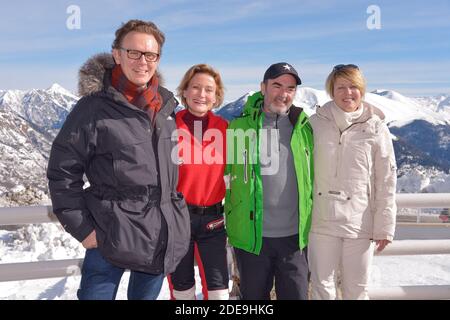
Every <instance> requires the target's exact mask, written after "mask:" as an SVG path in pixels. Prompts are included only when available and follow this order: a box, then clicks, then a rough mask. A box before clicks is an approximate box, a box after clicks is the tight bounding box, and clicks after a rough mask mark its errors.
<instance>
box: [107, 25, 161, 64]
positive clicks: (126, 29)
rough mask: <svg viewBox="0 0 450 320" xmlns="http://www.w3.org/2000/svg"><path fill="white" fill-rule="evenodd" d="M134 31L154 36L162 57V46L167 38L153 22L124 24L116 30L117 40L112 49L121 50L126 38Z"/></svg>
mask: <svg viewBox="0 0 450 320" xmlns="http://www.w3.org/2000/svg"><path fill="white" fill-rule="evenodd" d="M133 31H135V32H141V33H146V34H150V35H152V36H154V37H155V40H156V42H157V43H158V45H159V52H158V53H159V55H161V52H162V46H163V44H164V41H165V40H166V37H165V36H164V33H162V31H161V30H159V29H158V27H157V26H156V24H154V23H153V22H151V21H142V20H136V19H135V20H129V21H128V22H126V23H122V26H121V27H120V28H119V29H117V30H116V38H115V39H114V41H113V43H112V48H113V49H120V47H121V46H122V41H123V39H124V38H125V36H126V35H127V34H129V33H130V32H133Z"/></svg>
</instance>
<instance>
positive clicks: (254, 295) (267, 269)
mask: <svg viewBox="0 0 450 320" xmlns="http://www.w3.org/2000/svg"><path fill="white" fill-rule="evenodd" d="M264 243H265V239H263V248H262V249H261V252H260V254H259V255H256V254H253V253H249V252H247V251H244V250H241V249H238V248H235V249H234V250H235V255H236V260H237V265H238V270H239V278H240V286H239V288H240V291H241V293H242V299H243V300H270V290H271V289H272V286H273V277H274V269H273V266H272V265H273V261H272V260H273V259H272V257H270V256H269V254H268V252H266V249H265V244H264Z"/></svg>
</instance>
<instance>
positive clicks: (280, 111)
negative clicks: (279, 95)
mask: <svg viewBox="0 0 450 320" xmlns="http://www.w3.org/2000/svg"><path fill="white" fill-rule="evenodd" d="M290 107H291V106H283V107H278V106H275V105H273V104H269V105H268V106H266V108H265V109H266V111H269V112H271V113H275V114H279V115H283V114H286V113H287V112H288V111H289V108H290Z"/></svg>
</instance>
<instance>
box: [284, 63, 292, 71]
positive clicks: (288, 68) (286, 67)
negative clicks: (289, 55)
mask: <svg viewBox="0 0 450 320" xmlns="http://www.w3.org/2000/svg"><path fill="white" fill-rule="evenodd" d="M283 68H285V69H286V70H289V71H291V67H290V66H289V65H287V64H285V65H284V66H283Z"/></svg>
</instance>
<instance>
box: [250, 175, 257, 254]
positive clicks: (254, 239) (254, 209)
mask: <svg viewBox="0 0 450 320" xmlns="http://www.w3.org/2000/svg"><path fill="white" fill-rule="evenodd" d="M252 179H253V193H254V195H255V196H253V199H254V204H253V211H250V219H251V220H253V248H252V251H255V248H256V242H257V236H256V217H255V215H256V214H255V212H256V177H255V170H254V169H252Z"/></svg>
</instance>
